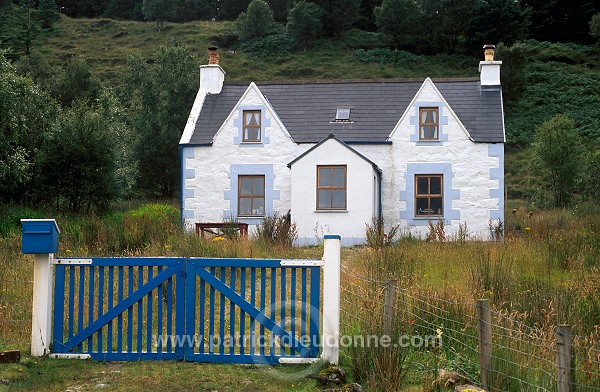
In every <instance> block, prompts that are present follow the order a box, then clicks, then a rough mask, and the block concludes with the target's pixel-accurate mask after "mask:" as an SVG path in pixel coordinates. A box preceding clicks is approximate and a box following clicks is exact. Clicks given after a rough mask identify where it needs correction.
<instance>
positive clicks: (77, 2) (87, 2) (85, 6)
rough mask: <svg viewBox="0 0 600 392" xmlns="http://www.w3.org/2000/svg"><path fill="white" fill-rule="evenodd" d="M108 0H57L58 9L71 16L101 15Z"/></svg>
mask: <svg viewBox="0 0 600 392" xmlns="http://www.w3.org/2000/svg"><path fill="white" fill-rule="evenodd" d="M108 1H109V0H57V2H56V4H57V6H58V9H60V11H61V12H62V13H64V14H65V15H69V16H71V17H73V18H82V17H84V18H94V17H98V16H100V15H102V13H103V12H104V10H105V9H106V4H107V3H108Z"/></svg>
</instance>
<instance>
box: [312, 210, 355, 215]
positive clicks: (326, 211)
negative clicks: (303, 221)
mask: <svg viewBox="0 0 600 392" xmlns="http://www.w3.org/2000/svg"><path fill="white" fill-rule="evenodd" d="M322 212H324V213H334V214H336V213H342V214H344V213H348V210H315V213H318V214H320V213H322Z"/></svg>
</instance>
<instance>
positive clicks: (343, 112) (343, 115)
mask: <svg viewBox="0 0 600 392" xmlns="http://www.w3.org/2000/svg"><path fill="white" fill-rule="evenodd" d="M335 121H343V122H348V121H350V109H348V108H338V109H337V112H336V113H335Z"/></svg>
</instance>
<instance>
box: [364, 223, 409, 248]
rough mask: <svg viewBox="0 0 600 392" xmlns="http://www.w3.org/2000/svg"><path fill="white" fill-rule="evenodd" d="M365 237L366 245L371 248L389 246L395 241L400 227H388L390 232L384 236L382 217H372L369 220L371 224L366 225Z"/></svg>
mask: <svg viewBox="0 0 600 392" xmlns="http://www.w3.org/2000/svg"><path fill="white" fill-rule="evenodd" d="M366 226H367V228H366V230H365V235H366V237H367V245H369V246H370V247H371V248H381V247H382V246H386V245H390V244H392V243H393V242H394V241H395V238H396V235H397V234H398V228H399V227H400V225H395V226H392V227H390V230H389V231H388V233H387V234H385V221H384V219H383V217H382V216H379V217H378V216H374V217H373V218H371V224H369V223H367V224H366Z"/></svg>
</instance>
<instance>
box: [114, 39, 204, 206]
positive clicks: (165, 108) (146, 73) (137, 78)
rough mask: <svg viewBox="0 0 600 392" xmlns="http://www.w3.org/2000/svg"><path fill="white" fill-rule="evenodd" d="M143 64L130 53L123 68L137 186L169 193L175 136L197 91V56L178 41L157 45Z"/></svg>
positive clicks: (175, 181) (173, 186)
mask: <svg viewBox="0 0 600 392" xmlns="http://www.w3.org/2000/svg"><path fill="white" fill-rule="evenodd" d="M153 57H154V58H153V62H152V64H148V63H147V62H146V61H145V60H144V59H143V58H142V57H141V55H139V54H137V55H132V56H131V57H130V58H129V59H128V63H127V67H126V70H125V74H124V78H125V84H126V85H125V96H124V99H125V100H126V102H127V104H128V106H129V113H130V116H131V118H132V124H133V126H134V128H135V130H136V137H137V144H136V147H135V158H136V160H137V161H138V167H139V177H138V183H137V186H138V188H139V189H140V190H141V191H143V192H144V193H145V194H146V195H148V196H163V197H172V196H173V195H175V194H176V192H177V191H178V189H179V163H178V162H179V138H180V136H181V132H182V131H183V128H184V127H185V123H186V121H187V117H188V114H189V110H190V107H191V105H192V103H193V100H194V96H195V94H196V92H197V87H198V86H197V78H198V75H197V61H196V59H195V58H194V56H193V55H192V53H191V52H190V51H189V50H188V49H187V48H184V47H182V46H178V45H174V44H172V45H170V46H164V47H161V48H160V49H159V50H158V52H157V53H155V54H154V56H153Z"/></svg>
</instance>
